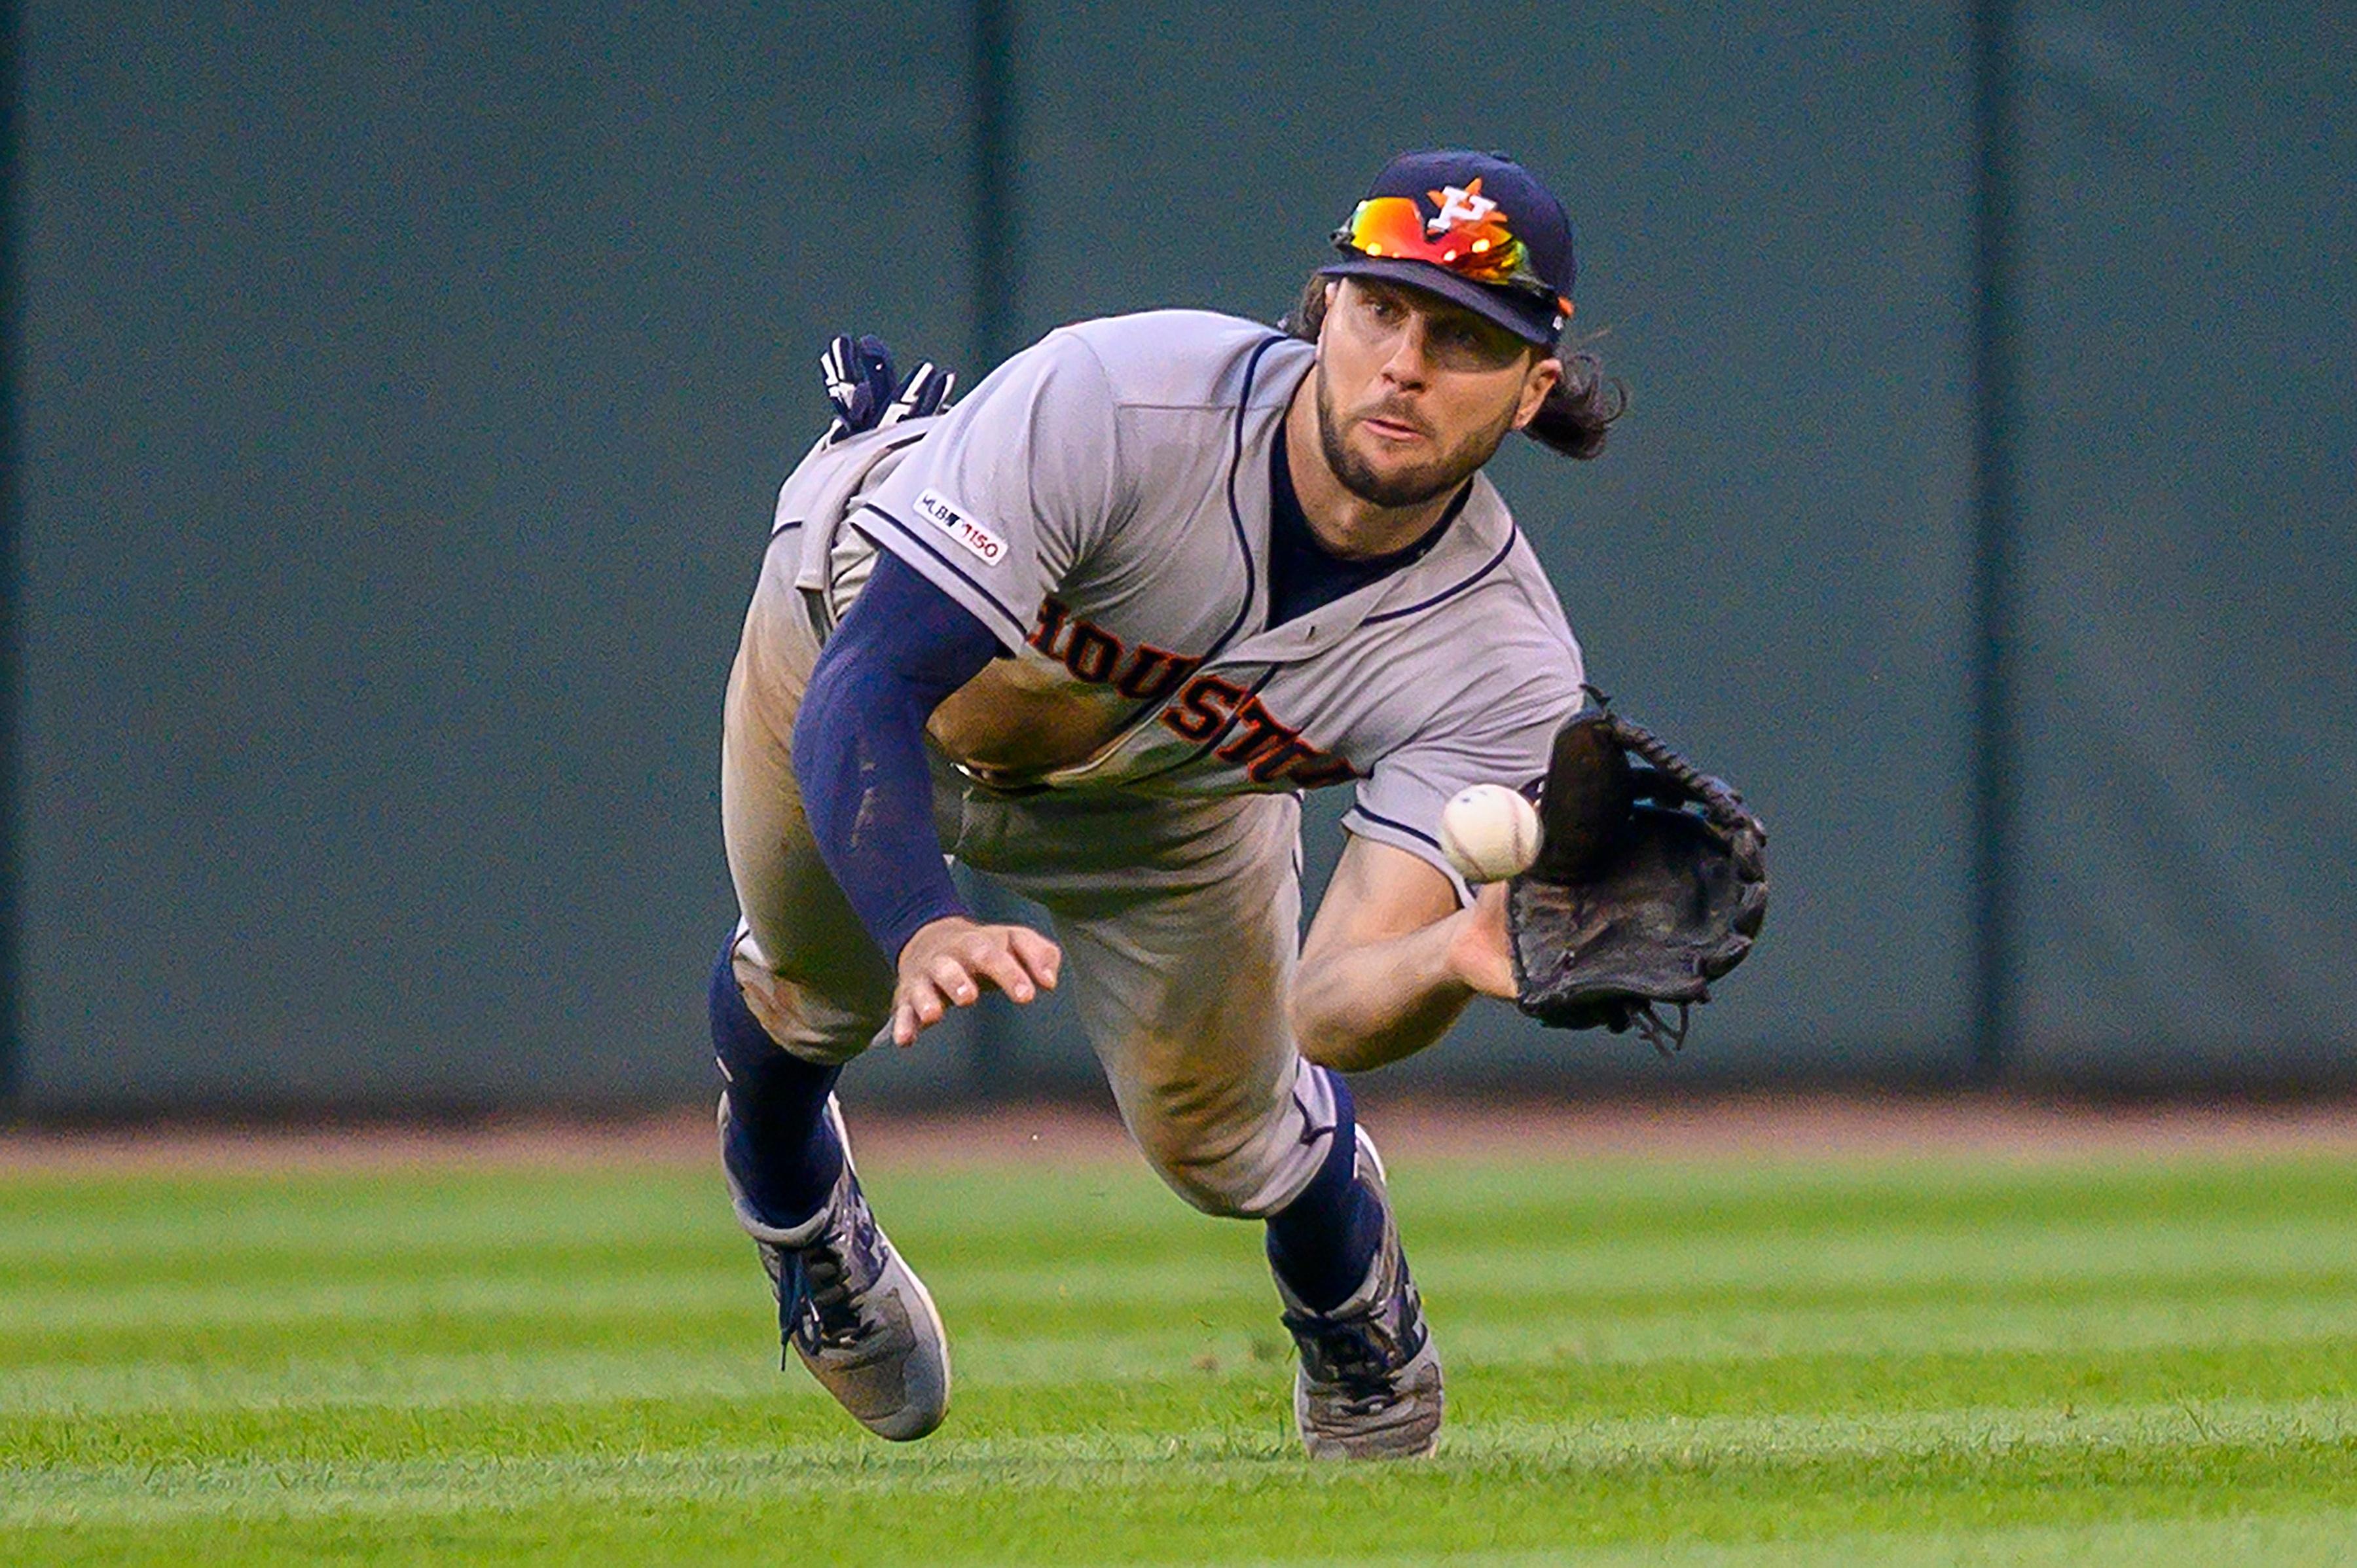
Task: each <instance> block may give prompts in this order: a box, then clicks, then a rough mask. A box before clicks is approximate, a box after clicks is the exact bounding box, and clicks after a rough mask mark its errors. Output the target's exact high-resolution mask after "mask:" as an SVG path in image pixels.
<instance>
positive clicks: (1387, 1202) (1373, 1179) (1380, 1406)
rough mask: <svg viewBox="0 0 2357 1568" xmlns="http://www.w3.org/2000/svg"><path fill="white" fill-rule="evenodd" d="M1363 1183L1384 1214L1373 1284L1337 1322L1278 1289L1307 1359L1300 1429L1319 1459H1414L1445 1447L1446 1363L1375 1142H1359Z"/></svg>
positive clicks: (1296, 1396) (1297, 1393)
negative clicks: (1418, 1290)
mask: <svg viewBox="0 0 2357 1568" xmlns="http://www.w3.org/2000/svg"><path fill="white" fill-rule="evenodd" d="M1358 1176H1359V1179H1360V1180H1361V1181H1362V1182H1364V1183H1365V1184H1366V1185H1367V1186H1368V1187H1370V1188H1371V1189H1372V1191H1373V1194H1374V1198H1375V1201H1376V1202H1377V1203H1379V1204H1381V1205H1382V1206H1383V1243H1382V1245H1380V1246H1378V1247H1377V1248H1376V1249H1375V1261H1374V1262H1373V1264H1372V1266H1371V1267H1369V1269H1368V1270H1367V1278H1366V1282H1365V1283H1363V1284H1361V1285H1360V1286H1359V1288H1358V1289H1357V1290H1356V1291H1354V1292H1352V1293H1351V1297H1350V1299H1349V1300H1347V1301H1345V1302H1343V1303H1342V1305H1340V1306H1338V1307H1336V1308H1334V1310H1332V1311H1331V1312H1312V1311H1310V1310H1309V1309H1308V1307H1306V1306H1304V1305H1302V1304H1301V1302H1300V1300H1299V1299H1298V1298H1297V1297H1296V1296H1295V1295H1294V1294H1293V1293H1292V1292H1291V1291H1289V1290H1287V1289H1286V1285H1285V1282H1284V1281H1283V1280H1279V1281H1277V1282H1276V1292H1277V1294H1278V1295H1279V1296H1280V1297H1282V1298H1283V1300H1284V1302H1285V1326H1286V1328H1288V1329H1290V1330H1291V1331H1292V1333H1293V1342H1294V1344H1295V1345H1296V1346H1297V1348H1299V1349H1300V1352H1301V1366H1300V1369H1299V1370H1298V1371H1297V1372H1296V1373H1295V1374H1294V1379H1293V1420H1294V1424H1295V1425H1297V1427H1299V1428H1300V1430H1301V1443H1302V1446H1304V1447H1305V1448H1307V1449H1308V1450H1309V1456H1310V1457H1311V1458H1312V1459H1416V1458H1421V1457H1423V1456H1424V1455H1427V1454H1430V1453H1431V1452H1432V1451H1433V1449H1434V1448H1436V1447H1437V1446H1438V1444H1439V1442H1440V1412H1441V1391H1440V1354H1439V1352H1438V1351H1437V1350H1435V1349H1434V1348H1433V1347H1432V1334H1431V1331H1430V1330H1429V1329H1427V1328H1426V1326H1425V1322H1424V1303H1423V1301H1422V1299H1421V1298H1419V1297H1418V1296H1417V1295H1416V1294H1415V1281H1414V1280H1412V1279H1410V1278H1409V1277H1408V1272H1407V1254H1406V1253H1405V1252H1404V1251H1401V1250H1400V1240H1399V1227H1398V1225H1397V1224H1396V1223H1395V1222H1394V1220H1393V1219H1392V1206H1391V1197H1390V1195H1389V1193H1388V1191H1387V1190H1386V1188H1385V1187H1384V1185H1383V1160H1382V1159H1381V1157H1380V1156H1378V1155H1376V1153H1375V1145H1374V1142H1373V1140H1372V1139H1371V1138H1369V1137H1368V1136H1367V1134H1366V1133H1364V1132H1361V1133H1359V1148H1358Z"/></svg>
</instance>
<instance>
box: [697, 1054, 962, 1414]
mask: <svg viewBox="0 0 2357 1568" xmlns="http://www.w3.org/2000/svg"><path fill="white" fill-rule="evenodd" d="M826 1113H827V1118H828V1120H829V1121H831V1122H833V1123H834V1135H835V1136H836V1137H837V1138H838V1139H841V1140H842V1142H843V1174H842V1175H841V1176H838V1177H836V1178H835V1183H834V1191H833V1192H832V1193H830V1194H829V1195H828V1196H827V1200H826V1207H825V1208H822V1209H820V1210H819V1211H818V1213H817V1214H815V1215H813V1217H812V1218H811V1219H808V1220H806V1221H805V1222H803V1223H802V1224H801V1225H797V1226H793V1227H791V1229H785V1230H780V1228H778V1227H776V1226H773V1225H770V1224H767V1223H765V1222H764V1221H763V1220H761V1219H760V1218H759V1216H757V1215H756V1214H755V1213H754V1212H753V1209H752V1206H751V1205H750V1204H749V1203H748V1201H747V1200H746V1197H745V1191H744V1188H743V1187H740V1186H739V1185H738V1184H737V1177H736V1175H735V1173H733V1172H731V1173H730V1174H729V1177H728V1196H729V1197H730V1199H731V1200H732V1201H733V1202H734V1203H735V1205H736V1208H737V1223H738V1224H739V1225H741V1226H743V1227H744V1228H745V1230H746V1233H747V1234H748V1235H750V1236H751V1237H752V1238H753V1244H754V1246H755V1247H756V1248H757V1249H758V1250H759V1252H760V1254H761V1267H762V1268H763V1269H764V1270H766V1271H767V1272H768V1273H769V1276H770V1292H771V1294H774V1295H775V1296H776V1297H777V1298H778V1332H779V1337H780V1340H781V1341H782V1344H783V1347H787V1348H791V1349H792V1350H793V1352H794V1353H795V1354H796V1355H798V1356H800V1357H801V1358H802V1365H803V1366H805V1367H808V1368H809V1369H811V1375H812V1376H813V1377H814V1378H816V1379H817V1380H819V1382H820V1383H821V1384H822V1385H823V1386H824V1388H825V1389H826V1391H827V1392H829V1393H831V1394H833V1395H834V1397H835V1401H836V1402H837V1403H839V1404H841V1405H842V1406H843V1408H844V1409H845V1410H847V1411H849V1412H851V1413H852V1414H853V1415H854V1416H855V1417H856V1418H857V1419H858V1422H859V1423H860V1424H861V1425H862V1426H865V1427H866V1428H867V1430H868V1431H870V1432H873V1433H875V1434H877V1436H879V1437H889V1438H891V1439H893V1440H894V1441H896V1442H907V1441H908V1440H909V1439H911V1438H917V1437H922V1436H924V1435H925V1434H927V1433H929V1432H931V1431H932V1430H933V1428H935V1427H937V1426H939V1425H940V1424H941V1423H942V1416H944V1415H946V1414H947V1413H948V1412H949V1405H950V1346H949V1337H948V1336H947V1335H945V1334H943V1333H942V1317H941V1314H940V1313H938V1312H936V1311H935V1310H934V1309H933V1298H932V1296H931V1294H929V1293H928V1292H927V1291H926V1289H925V1283H924V1281H922V1280H920V1279H919V1278H918V1277H917V1276H916V1273H915V1272H914V1271H913V1270H911V1269H910V1268H909V1265H908V1264H907V1263H905V1262H901V1261H900V1254H899V1252H898V1251H894V1250H893V1246H892V1243H891V1241H890V1240H889V1239H888V1238H887V1237H886V1236H885V1234H884V1231H883V1230H882V1228H881V1227H879V1226H878V1225H877V1223H876V1216H875V1215H874V1214H873V1213H871V1212H870V1211H869V1210H868V1208H867V1199H866V1196H865V1195H863V1194H862V1193H861V1192H860V1190H859V1175H858V1173H857V1172H856V1170H854V1169H853V1168H852V1164H851V1140H850V1138H849V1137H848V1136H847V1135H846V1134H845V1131H844V1126H843V1112H842V1111H841V1110H840V1109H839V1108H838V1107H837V1106H836V1104H835V1102H834V1100H833V1099H832V1098H829V1100H828V1101H827V1103H826ZM720 1128H721V1139H722V1143H723V1146H724V1147H725V1146H726V1140H727V1135H728V1097H727V1096H726V1095H725V1094H724V1095H722V1096H721V1098H720ZM723 1168H726V1162H725V1161H724V1162H723ZM780 1353H781V1354H782V1349H781V1352H780ZM785 1364H786V1363H784V1362H783V1361H782V1360H781V1361H780V1365H781V1366H782V1365H785Z"/></svg>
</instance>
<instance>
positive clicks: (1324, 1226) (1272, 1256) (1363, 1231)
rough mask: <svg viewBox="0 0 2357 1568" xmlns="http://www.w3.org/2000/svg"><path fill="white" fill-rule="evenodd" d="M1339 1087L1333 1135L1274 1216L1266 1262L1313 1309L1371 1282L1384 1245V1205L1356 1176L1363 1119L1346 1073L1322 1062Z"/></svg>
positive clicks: (1330, 1079)
mask: <svg viewBox="0 0 2357 1568" xmlns="http://www.w3.org/2000/svg"><path fill="white" fill-rule="evenodd" d="M1318 1071H1319V1072H1323V1073H1325V1074H1326V1078H1327V1081H1328V1082H1329V1083H1330V1084H1331V1085H1332V1086H1333V1089H1334V1141H1333V1143H1332V1144H1330V1145H1329V1146H1328V1148H1327V1150H1326V1158H1325V1160H1324V1161H1323V1162H1322V1163H1321V1164H1319V1165H1318V1174H1317V1175H1316V1176H1312V1177H1311V1178H1310V1180H1309V1185H1308V1187H1303V1188H1302V1189H1301V1196H1300V1197H1297V1198H1295V1199H1294V1200H1293V1201H1292V1202H1291V1203H1288V1204H1286V1206H1285V1207H1284V1208H1280V1209H1278V1210H1277V1211H1276V1212H1275V1214H1272V1215H1270V1216H1269V1217H1268V1266H1269V1267H1270V1268H1272V1269H1274V1270H1275V1271H1276V1277H1277V1278H1278V1279H1280V1280H1283V1281H1284V1282H1285V1286H1286V1289H1287V1290H1289V1291H1291V1292H1292V1293H1293V1294H1294V1296H1295V1297H1296V1299H1297V1300H1299V1301H1300V1302H1301V1304H1302V1305H1305V1306H1307V1307H1308V1308H1309V1310H1310V1311H1312V1312H1331V1311H1332V1310H1333V1309H1334V1308H1336V1307H1338V1306H1340V1305H1342V1304H1343V1303H1344V1302H1345V1301H1348V1300H1349V1299H1350V1298H1351V1292H1352V1291H1354V1290H1357V1289H1358V1288H1359V1287H1360V1286H1361V1284H1364V1283H1366V1279H1367V1271H1368V1270H1369V1269H1370V1268H1372V1267H1373V1266H1374V1262H1375V1249H1376V1248H1377V1247H1379V1246H1381V1245H1383V1208H1382V1207H1381V1206H1380V1205H1378V1204H1377V1203H1376V1202H1375V1201H1374V1195H1373V1194H1372V1192H1370V1191H1369V1190H1368V1189H1367V1188H1366V1187H1363V1186H1361V1184H1360V1182H1359V1179H1358V1175H1357V1173H1358V1151H1359V1131H1358V1128H1359V1119H1358V1113H1357V1112H1356V1111H1355V1110H1354V1109H1353V1108H1352V1106H1351V1090H1349V1088H1348V1087H1347V1086H1345V1085H1344V1083H1343V1082H1342V1079H1341V1077H1340V1075H1339V1074H1337V1073H1334V1072H1332V1071H1329V1069H1325V1068H1319V1069H1318Z"/></svg>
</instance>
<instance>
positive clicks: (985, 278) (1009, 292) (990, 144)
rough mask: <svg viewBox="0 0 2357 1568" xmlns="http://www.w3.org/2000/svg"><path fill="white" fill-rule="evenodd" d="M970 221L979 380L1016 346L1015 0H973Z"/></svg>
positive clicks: (975, 377) (974, 368) (973, 370)
mask: <svg viewBox="0 0 2357 1568" xmlns="http://www.w3.org/2000/svg"><path fill="white" fill-rule="evenodd" d="M972 38H973V44H974V62H973V69H974V162H973V188H972V190H971V191H970V192H969V194H968V205H969V208H970V214H969V215H970V217H971V219H972V221H973V224H974V230H973V240H974V334H973V342H972V348H971V351H972V354H973V360H972V362H971V363H970V364H969V365H968V366H967V367H966V369H967V371H968V373H969V375H970V376H971V378H972V380H971V381H968V383H967V384H968V385H972V384H973V381H979V380H981V378H982V377H983V376H985V375H986V374H988V373H989V372H990V371H991V370H992V369H993V368H994V367H995V366H996V365H997V363H998V361H999V360H1003V359H1005V358H1006V356H1007V355H1009V354H1011V353H1013V352H1014V351H1015V349H1016V344H1015V343H1014V341H1013V340H1012V339H1013V335H1014V332H1015V327H1016V317H1017V304H1018V295H1019V293H1020V279H1019V277H1018V276H1017V258H1016V245H1017V241H1018V239H1019V237H1020V234H1019V229H1018V226H1017V216H1018V215H1017V199H1018V197H1019V194H1020V193H1019V192H1018V190H1017V167H1016V166H1017V154H1016V145H1015V137H1016V129H1017V127H1016V124H1015V6H1014V0H974V27H973V32H972Z"/></svg>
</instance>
